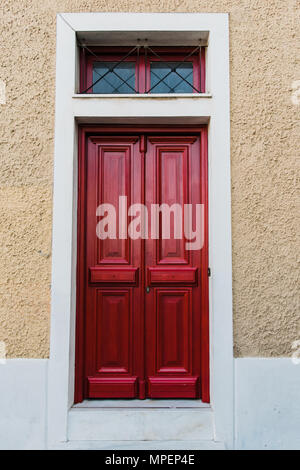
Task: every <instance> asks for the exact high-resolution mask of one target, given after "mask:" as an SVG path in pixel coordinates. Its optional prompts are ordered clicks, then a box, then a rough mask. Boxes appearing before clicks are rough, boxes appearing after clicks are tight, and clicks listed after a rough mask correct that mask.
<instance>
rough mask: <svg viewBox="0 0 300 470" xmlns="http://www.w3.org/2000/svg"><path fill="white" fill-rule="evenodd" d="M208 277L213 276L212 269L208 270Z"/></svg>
mask: <svg viewBox="0 0 300 470" xmlns="http://www.w3.org/2000/svg"><path fill="white" fill-rule="evenodd" d="M207 275H208V277H210V276H211V269H210V268H207Z"/></svg>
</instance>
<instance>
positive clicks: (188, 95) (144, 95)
mask: <svg viewBox="0 0 300 470" xmlns="http://www.w3.org/2000/svg"><path fill="white" fill-rule="evenodd" d="M72 98H73V99H91V98H97V99H105V98H110V99H111V98H114V99H120V98H127V99H128V98H129V99H131V98H133V99H141V98H142V99H144V98H147V99H148V100H151V99H156V98H159V99H162V98H163V99H166V100H172V99H177V98H188V99H195V100H199V99H203V98H205V99H207V98H212V94H211V93H201V94H200V93H173V94H164V93H156V94H154V93H153V94H148V93H140V94H126V95H125V94H119V95H117V94H103V95H102V94H101V95H99V94H97V93H85V94H83V93H82V94H81V93H76V94H74V95H73V96H72Z"/></svg>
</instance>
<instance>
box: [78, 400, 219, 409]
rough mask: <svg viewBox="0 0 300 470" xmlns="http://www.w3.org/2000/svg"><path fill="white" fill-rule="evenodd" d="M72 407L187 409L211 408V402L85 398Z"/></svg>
mask: <svg viewBox="0 0 300 470" xmlns="http://www.w3.org/2000/svg"><path fill="white" fill-rule="evenodd" d="M72 408H76V409H78V408H102V409H105V408H109V409H111V408H118V409H120V408H125V409H126V408H127V409H128V408H130V409H140V408H143V409H145V408H148V409H149V408H154V409H157V408H164V409H174V408H176V409H183V408H184V409H186V408H192V409H195V408H206V409H207V408H210V404H209V403H203V402H202V401H201V400H176V399H175V400H151V399H146V400H132V399H128V400H109V399H103V400H84V401H83V402H82V403H78V404H76V405H73V407H72Z"/></svg>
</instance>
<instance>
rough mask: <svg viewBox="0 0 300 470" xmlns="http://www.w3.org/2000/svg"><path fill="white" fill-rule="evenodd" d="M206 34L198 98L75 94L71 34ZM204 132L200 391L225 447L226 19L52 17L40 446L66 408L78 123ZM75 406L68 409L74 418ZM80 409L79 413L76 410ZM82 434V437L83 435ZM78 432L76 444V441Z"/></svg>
mask: <svg viewBox="0 0 300 470" xmlns="http://www.w3.org/2000/svg"><path fill="white" fill-rule="evenodd" d="M99 29H101V31H102V32H105V33H107V35H109V34H110V32H112V31H119V32H122V33H123V36H124V40H126V34H129V33H132V32H135V31H144V32H145V31H155V32H157V33H158V34H159V32H168V33H172V35H176V33H179V32H183V31H184V33H185V34H186V35H188V34H189V32H191V34H193V35H194V33H195V31H199V34H201V32H203V31H205V32H208V48H207V72H206V73H207V76H206V83H207V94H205V95H204V96H202V97H201V99H200V98H199V97H198V96H196V97H190V96H189V97H183V96H182V95H181V96H176V95H175V96H174V95H172V96H171V97H168V96H165V97H159V98H158V97H154V98H152V97H151V95H149V96H147V97H145V96H140V97H136V96H135V97H134V98H132V97H130V96H128V97H122V103H121V104H122V106H121V105H120V101H119V100H118V98H117V97H113V98H108V97H105V99H104V98H102V97H101V96H96V97H93V98H89V99H88V100H87V99H85V97H82V96H80V95H76V91H77V84H78V67H79V63H78V50H77V46H76V33H78V34H82V32H84V31H85V32H89V33H90V34H92V33H93V32H97V30H99ZM96 122H97V123H109V124H112V125H113V126H114V125H116V124H120V123H122V122H123V123H124V122H128V123H130V124H132V125H135V124H137V123H140V124H145V125H149V124H150V123H153V124H162V123H163V124H165V125H166V126H169V125H171V124H172V123H176V124H178V125H179V124H181V125H183V126H184V125H187V123H188V124H191V125H198V124H203V123H209V125H208V166H209V172H208V173H209V174H208V186H209V259H210V267H211V270H212V276H211V278H210V286H209V305H210V306H209V315H210V370H211V375H210V384H211V406H212V410H213V419H214V427H215V438H216V439H217V440H218V441H223V442H225V443H226V445H227V447H229V448H231V447H232V446H233V436H234V421H233V410H234V387H233V383H234V376H233V374H234V369H233V338H232V267H231V199H230V186H231V184H230V112H229V28H228V15H227V14H201V13H193V14H190V13H175V14H174V13H163V14H159V13H147V14H146V13H145V14H144V13H142V14H137V13H70V14H69V13H67V14H59V15H58V16H57V62H56V119H55V157H54V194H53V205H54V207H53V235H52V237H53V238H52V296H51V340H50V343H51V344H50V348H51V349H50V360H49V368H48V413H47V416H48V420H47V421H48V422H47V436H48V447H49V448H56V447H61V446H62V445H64V444H63V443H67V441H68V440H69V431H68V418H69V410H70V408H71V407H72V405H73V402H74V382H75V377H74V372H75V317H76V263H77V261H76V253H77V195H78V185H77V177H78V175H77V173H78V167H77V161H78V142H77V141H78V123H96ZM74 411H75V409H74V408H73V409H72V413H73V415H74ZM79 411H81V412H82V410H79ZM83 434H84V431H83ZM84 439H85V437H84V435H83V436H82V440H84Z"/></svg>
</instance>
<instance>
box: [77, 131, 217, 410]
mask: <svg viewBox="0 0 300 470" xmlns="http://www.w3.org/2000/svg"><path fill="white" fill-rule="evenodd" d="M123 132H124V134H123V135H122V133H121V132H120V134H119V135H113V134H112V132H111V131H110V132H109V133H108V134H109V135H107V136H105V135H101V133H100V132H99V134H97V132H96V129H94V130H93V129H92V128H90V129H85V130H83V131H82V139H81V147H80V152H79V153H80V159H79V209H78V224H79V227H78V239H79V242H78V243H79V245H78V268H77V272H78V276H77V291H78V292H77V339H76V341H77V346H76V350H77V352H76V387H75V389H76V391H75V401H76V402H80V401H82V400H83V399H84V398H140V399H143V398H146V397H150V398H201V399H202V400H203V401H209V386H208V385H209V374H208V345H209V341H208V278H207V268H208V244H207V235H208V234H207V155H206V129H205V128H201V129H198V132H195V134H194V135H190V134H188V133H185V134H184V133H183V132H181V133H180V132H177V134H175V133H174V134H172V133H171V132H169V134H167V133H166V132H165V131H163V130H161V134H157V135H156V134H154V133H151V132H150V131H149V134H148V135H147V133H146V132H145V131H143V132H141V131H139V129H138V128H137V130H136V134H134V133H133V132H132V134H129V132H131V131H129V128H128V129H127V131H123ZM126 133H127V134H126ZM120 196H123V197H124V196H126V198H127V200H126V204H125V206H123V213H122V216H120V210H121V207H119V197H120ZM136 203H139V204H141V203H142V204H143V203H144V204H146V207H147V210H148V234H147V235H148V238H147V237H146V239H141V238H137V239H135V240H133V239H131V238H130V237H128V235H127V228H128V226H129V225H130V222H131V221H132V217H131V216H128V209H129V207H130V206H131V205H132V204H136ZM101 204H109V205H111V206H113V207H114V208H115V209H116V228H115V229H116V230H115V232H116V233H115V234H114V235H115V236H113V237H111V234H110V237H107V238H106V237H104V236H103V233H102V236H101V237H100V238H99V237H98V236H97V233H98V234H99V223H100V222H101V221H102V222H101V223H102V224H103V220H104V218H105V217H106V216H107V214H108V212H107V210H104V209H103V207H102V210H100V209H99V206H100V205H101ZM155 204H156V205H157V206H160V207H161V206H162V205H163V204H167V205H168V206H169V207H171V206H173V205H174V204H177V205H179V206H180V207H181V208H182V212H179V213H177V219H178V220H180V222H181V224H180V225H181V229H182V232H181V233H179V234H178V230H179V228H178V225H176V224H175V220H177V219H175V217H174V216H173V213H172V210H171V211H170V213H169V214H167V215H166V214H164V215H163V214H162V213H160V212H158V216H157V217H155V216H152V209H151V208H152V205H155ZM185 204H192V205H196V204H204V207H205V210H204V245H203V247H202V248H201V249H197V250H189V249H188V248H187V241H189V240H186V238H185V233H184V222H185V217H184V205H185ZM164 217H169V218H170V233H166V232H165V231H164V230H163V225H164V224H163V223H162V222H163V218H164ZM124 222H125V225H124ZM124 227H125V228H124ZM102 229H103V225H102ZM102 231H103V230H102ZM179 231H180V230H179ZM152 232H153V233H154V234H155V236H154V237H153V236H152ZM179 235H181V236H179Z"/></svg>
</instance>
